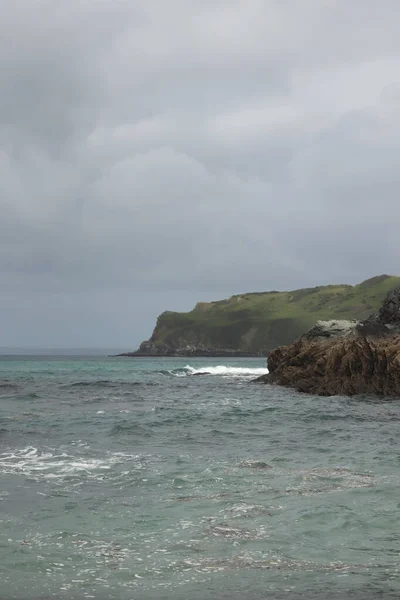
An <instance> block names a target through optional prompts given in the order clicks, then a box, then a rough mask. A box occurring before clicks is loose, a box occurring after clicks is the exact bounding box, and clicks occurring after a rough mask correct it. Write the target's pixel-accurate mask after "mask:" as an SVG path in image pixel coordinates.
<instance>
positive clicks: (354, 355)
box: [259, 288, 400, 396]
mask: <svg viewBox="0 0 400 600" xmlns="http://www.w3.org/2000/svg"><path fill="white" fill-rule="evenodd" d="M328 325H329V324H327V326H326V327H324V324H319V325H317V326H316V327H314V328H313V329H312V330H311V331H310V332H309V333H308V334H306V335H304V336H302V337H301V338H300V339H299V340H298V341H296V342H295V343H293V344H290V345H289V346H281V347H279V348H276V349H275V350H274V351H273V352H271V354H270V356H269V359H268V368H269V374H268V375H266V376H263V377H261V378H260V379H259V380H260V381H262V382H264V383H273V384H277V385H282V386H287V387H292V388H295V389H297V390H298V391H301V392H306V393H310V394H318V395H321V396H330V395H354V394H362V393H363V394H365V393H366V394H375V395H385V396H400V288H398V289H397V290H394V291H392V292H390V293H389V294H388V296H387V297H386V299H385V301H384V303H383V304H382V306H381V308H380V310H379V312H378V313H376V314H374V315H371V317H369V318H368V319H366V320H365V321H363V322H360V323H354V322H352V323H349V326H348V327H347V328H346V326H345V322H343V326H342V327H340V328H339V330H340V331H336V334H333V335H326V329H327V328H328V329H329V326H328ZM331 329H332V327H331ZM333 329H335V328H333ZM337 329H338V328H336V330H337Z"/></svg>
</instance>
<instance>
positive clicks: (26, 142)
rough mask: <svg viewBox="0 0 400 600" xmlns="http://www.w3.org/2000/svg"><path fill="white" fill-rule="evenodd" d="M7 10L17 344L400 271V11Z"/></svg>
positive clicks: (5, 314) (7, 141)
mask: <svg viewBox="0 0 400 600" xmlns="http://www.w3.org/2000/svg"><path fill="white" fill-rule="evenodd" d="M0 11H1V13H0V14H1V19H0V127H1V135H0V182H1V183H0V185H1V195H0V202H1V217H0V245H1V252H0V270H1V279H0V281H1V293H0V311H1V327H0V346H38V347H63V346H74V347H78V346H86V347H87V346H91V347H95V346H101V347H107V346H108V347H120V348H121V349H124V348H132V349H133V348H135V347H137V346H138V344H139V342H140V341H141V340H142V339H144V338H148V337H149V336H150V334H151V331H152V329H153V326H154V324H155V319H156V317H157V315H158V314H159V313H160V312H162V311H163V310H166V309H169V310H190V309H191V308H192V306H193V305H194V304H195V302H196V301H198V300H216V299H220V298H224V297H227V296H229V295H231V294H233V293H239V292H245V291H262V290H271V289H293V288H297V287H304V286H311V285H318V284H325V283H341V282H345V283H357V282H360V281H362V280H363V279H366V278H368V277H371V276H373V275H377V274H381V273H390V274H398V275H399V274H400V238H399V225H400V223H399V220H400V81H399V80H400V36H399V23H400V3H399V1H398V0H381V1H380V2H377V0H354V1H353V2H350V1H349V0H202V1H199V0H68V1H58V2H55V1H54V0H13V1H12V2H9V1H8V0H0Z"/></svg>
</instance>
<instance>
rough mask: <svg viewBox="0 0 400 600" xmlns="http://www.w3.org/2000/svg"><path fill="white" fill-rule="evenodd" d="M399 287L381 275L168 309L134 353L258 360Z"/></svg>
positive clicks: (360, 315)
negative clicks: (182, 310)
mask: <svg viewBox="0 0 400 600" xmlns="http://www.w3.org/2000/svg"><path fill="white" fill-rule="evenodd" d="M399 285H400V278H399V277H391V276H388V275H380V276H378V277H374V278H372V279H368V280H367V281H364V282H363V283H360V284H358V285H355V286H351V285H328V286H318V287H315V288H305V289H299V290H294V291H291V292H277V291H271V292H260V293H249V294H240V295H236V296H232V297H231V298H229V299H227V300H220V301H217V302H202V303H198V304H196V306H195V308H194V309H193V310H192V311H190V312H188V313H178V312H170V311H167V312H164V313H162V314H161V315H160V316H159V317H158V319H157V325H156V327H155V329H154V331H153V334H152V336H151V338H150V340H148V341H146V342H143V343H142V344H141V346H140V349H139V351H138V353H137V354H141V355H165V356H168V355H207V354H209V355H226V356H229V355H232V356H234V355H259V356H262V355H265V354H266V353H267V352H269V351H270V350H272V349H273V348H275V347H276V346H279V345H282V344H288V343H291V342H293V341H294V340H295V339H296V338H298V337H299V336H301V335H302V334H303V333H304V332H306V331H307V330H308V329H309V328H310V327H311V326H312V325H313V324H314V323H315V322H316V321H317V320H325V319H364V318H366V317H367V316H368V315H369V314H370V313H371V312H374V311H376V310H378V308H379V306H380V305H381V303H382V301H383V299H384V298H385V296H386V294H387V293H388V291H390V290H392V289H394V288H395V287H397V286H399ZM133 354H135V353H133ZM137 354H136V355H137Z"/></svg>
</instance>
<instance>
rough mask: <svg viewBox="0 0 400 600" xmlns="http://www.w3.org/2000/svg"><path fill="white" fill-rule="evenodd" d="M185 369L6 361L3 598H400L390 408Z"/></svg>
mask: <svg viewBox="0 0 400 600" xmlns="http://www.w3.org/2000/svg"><path fill="white" fill-rule="evenodd" d="M186 365H187V359H186V360H181V359H179V360H175V359H168V360H164V361H160V360H155V359H134V360H130V359H117V358H109V359H99V358H93V359H88V358H85V359H84V358H80V359H74V358H68V359H65V358H62V359H61V358H59V359H57V358H49V359H43V358H37V357H36V358H21V359H11V358H3V359H1V360H0V598H1V599H4V600H5V599H8V600H9V599H11V598H13V599H14V598H18V599H39V598H41V599H44V598H60V599H64V598H65V599H67V598H68V599H79V600H80V599H84V598H95V599H96V600H106V599H111V598H115V599H118V600H119V599H121V600H128V599H135V600H136V599H138V600H140V599H142V598H143V599H150V598H151V599H158V598H160V599H161V598H168V599H169V598H171V599H178V600H179V599H186V598H188V599H189V598H190V599H195V600H196V599H198V600H208V599H210V600H211V599H216V600H218V599H223V598H230V599H233V600H235V599H239V598H240V599H242V598H248V599H249V600H256V599H257V600H258V599H264V598H265V599H280V598H290V599H291V598H293V599H300V598H302V599H306V598H307V599H312V598H318V599H327V600H328V599H335V600H336V599H339V598H340V599H342V598H356V599H360V600H361V599H369V598H371V599H372V598H398V597H399V596H400V579H399V558H400V526H399V506H400V494H399V492H400V471H399V466H400V453H399V450H400V442H399V424H400V402H399V401H397V400H393V401H387V402H385V401H377V400H375V399H373V398H353V399H349V398H315V397H310V396H305V395H299V394H296V393H293V392H291V391H288V390H283V389H279V388H273V387H268V386H257V385H252V384H250V383H249V381H250V380H251V379H252V378H253V377H254V375H255V374H257V373H261V372H263V371H264V365H263V362H262V361H260V360H259V361H257V360H253V359H243V360H236V361H226V359H218V360H217V359H215V360H207V359H198V360H191V361H190V367H187V366H186ZM204 371H208V372H209V374H208V375H203V376H201V377H198V376H193V375H194V374H195V373H197V372H204Z"/></svg>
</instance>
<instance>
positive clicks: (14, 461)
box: [0, 446, 140, 479]
mask: <svg viewBox="0 0 400 600" xmlns="http://www.w3.org/2000/svg"><path fill="white" fill-rule="evenodd" d="M138 458H140V457H139V455H133V454H124V453H121V452H115V453H110V454H109V455H107V457H105V458H104V459H97V458H86V457H85V458H84V457H76V456H71V455H69V454H66V453H65V452H62V453H57V452H51V451H47V452H41V451H39V450H38V449H37V448H34V447H32V446H28V447H27V448H23V449H21V450H14V451H13V452H4V453H0V473H8V474H13V475H16V474H22V475H25V476H28V477H29V476H36V477H39V478H45V479H53V478H61V479H62V478H63V477H65V476H71V475H83V474H86V475H88V476H90V475H91V474H93V476H96V475H97V474H101V473H104V472H105V471H109V470H110V469H112V467H113V466H114V465H117V464H121V463H124V462H125V461H126V460H129V459H130V460H132V459H138Z"/></svg>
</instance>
